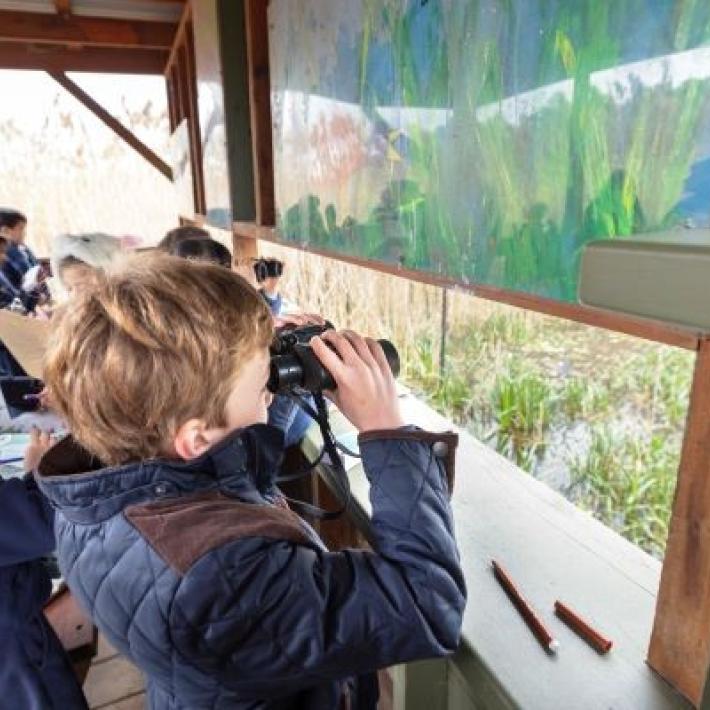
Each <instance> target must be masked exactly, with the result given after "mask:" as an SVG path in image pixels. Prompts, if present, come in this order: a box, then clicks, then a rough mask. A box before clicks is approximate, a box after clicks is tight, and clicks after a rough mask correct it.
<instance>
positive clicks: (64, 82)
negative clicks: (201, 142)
mask: <svg viewBox="0 0 710 710" xmlns="http://www.w3.org/2000/svg"><path fill="white" fill-rule="evenodd" d="M50 76H51V77H52V79H54V81H56V82H57V83H58V84H60V85H61V86H63V87H64V88H65V89H66V90H67V91H68V92H69V93H70V94H71V95H72V96H73V97H74V98H75V99H76V100H77V101H79V102H80V103H82V104H83V105H84V106H86V108H88V109H89V111H91V112H92V113H93V114H94V115H95V116H96V117H97V118H98V119H99V120H101V121H102V122H103V123H104V124H105V125H106V126H108V128H110V129H111V130H112V131H113V132H114V133H115V134H116V135H117V136H119V137H120V138H122V139H123V140H124V141H125V142H126V143H128V145H129V146H131V148H133V150H135V151H136V152H137V153H138V154H139V155H141V156H142V157H143V158H145V159H146V160H147V161H148V162H149V163H150V164H151V165H152V166H153V167H154V168H155V169H156V170H158V171H160V172H161V173H162V174H163V175H164V176H165V177H166V178H168V180H172V179H173V171H172V168H171V167H170V166H169V165H168V164H167V163H165V162H164V161H163V159H162V158H161V157H160V156H158V155H157V154H156V153H154V152H153V151H152V150H151V149H150V148H149V147H148V146H147V145H146V144H145V143H143V142H142V141H140V140H139V139H138V138H136V137H135V136H134V135H133V133H131V131H129V130H128V129H127V128H126V127H125V126H124V125H123V124H122V123H121V122H120V121H118V120H117V119H115V118H114V117H113V116H112V115H111V114H110V113H109V112H108V111H107V110H106V109H105V108H104V107H103V106H101V105H100V104H99V103H98V102H97V101H95V100H94V99H92V98H91V96H89V94H87V93H86V92H85V91H84V90H83V89H82V88H81V87H80V86H79V85H78V84H76V83H75V82H73V81H72V80H71V79H70V78H69V77H68V76H66V75H65V74H61V73H57V72H50Z"/></svg>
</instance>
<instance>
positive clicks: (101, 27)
mask: <svg viewBox="0 0 710 710" xmlns="http://www.w3.org/2000/svg"><path fill="white" fill-rule="evenodd" d="M176 29H177V25H175V24H172V23H170V22H140V21H138V20H116V19H111V18H107V17H79V16H77V15H68V16H63V15H48V14H44V13H30V12H14V11H11V10H0V40H3V41H7V42H9V41H12V42H29V43H32V44H62V45H65V46H81V47H117V48H121V49H136V48H140V49H164V50H166V51H167V50H169V49H170V47H171V45H172V43H173V37H174V35H175V30H176Z"/></svg>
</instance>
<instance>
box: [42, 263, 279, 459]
mask: <svg viewBox="0 0 710 710" xmlns="http://www.w3.org/2000/svg"><path fill="white" fill-rule="evenodd" d="M272 334H273V325H272V319H271V316H270V313H269V310H268V307H267V306H266V304H265V302H264V300H263V299H262V298H261V296H260V295H259V294H258V293H257V292H256V291H255V290H254V289H253V288H252V287H251V286H250V285H249V284H248V283H247V282H246V281H245V280H244V279H242V278H241V277H240V276H238V275H236V274H234V273H232V272H230V271H228V270H227V269H224V268H223V267H220V266H213V265H211V264H206V263H196V262H191V261H186V260H184V259H178V258H175V257H170V256H158V255H150V256H146V255H141V256H140V257H132V258H130V259H128V260H126V261H125V262H124V263H123V264H122V265H121V266H120V267H118V269H117V270H116V271H115V272H114V273H109V274H108V275H107V277H106V278H105V279H102V280H101V283H100V284H99V285H98V286H97V287H96V288H94V289H92V290H91V291H90V292H88V293H87V294H86V295H85V296H84V297H82V298H79V299H78V300H76V301H73V302H72V303H71V304H70V305H69V306H68V307H67V309H66V310H65V312H64V313H62V314H61V315H60V316H59V318H58V323H57V325H56V327H55V329H54V332H53V335H52V338H51V341H50V346H49V349H48V352H47V357H46V362H45V373H44V378H45V383H46V385H47V387H48V388H49V391H50V396H51V402H52V405H53V407H55V408H56V409H57V410H58V412H59V414H60V415H61V416H62V417H64V418H65V420H66V422H67V424H68V425H69V428H70V430H71V432H72V434H73V435H74V437H75V438H76V439H77V441H79V443H81V444H82V445H83V446H84V447H85V448H86V449H88V450H89V451H90V452H91V453H92V454H94V455H96V456H97V457H98V458H99V459H100V460H101V461H102V462H103V463H104V464H106V465H116V464H121V463H126V462H129V461H138V460H141V459H147V458H152V457H155V456H160V455H165V454H167V453H170V452H171V451H172V439H173V437H174V435H175V433H176V431H177V429H178V427H179V426H180V425H181V424H182V423H184V422H185V421H188V420H189V419H191V418H193V417H197V418H203V419H205V420H206V421H207V423H208V425H209V426H224V424H225V421H224V417H225V406H226V401H227V397H228V396H229V393H230V390H231V388H232V386H233V383H234V380H235V378H236V377H237V375H238V374H239V372H240V367H241V365H242V364H243V363H245V362H246V361H247V360H248V359H249V358H251V357H252V356H253V355H254V354H255V353H256V352H257V351H258V349H259V348H265V347H267V346H268V344H269V343H270V341H271V338H272Z"/></svg>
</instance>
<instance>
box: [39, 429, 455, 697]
mask: <svg viewBox="0 0 710 710" xmlns="http://www.w3.org/2000/svg"><path fill="white" fill-rule="evenodd" d="M427 436H428V438H427ZM436 438H437V436H436V435H426V434H425V433H423V432H416V431H411V430H397V431H394V432H384V433H381V434H377V433H375V434H371V435H369V436H368V437H363V438H362V439H361V450H362V455H363V460H364V465H365V470H366V472H367V475H368V478H369V479H370V482H371V484H372V488H371V501H372V508H373V515H372V525H373V532H374V539H373V547H374V550H373V551H372V552H369V551H364V550H345V551H342V552H328V551H327V550H326V549H325V547H324V546H323V543H322V542H321V541H320V539H319V538H318V537H317V535H316V534H315V533H314V532H313V531H312V529H311V528H310V527H309V526H308V525H306V524H305V523H304V522H303V521H302V520H301V519H300V518H299V517H298V516H297V515H296V514H295V513H293V512H292V511H291V510H289V509H287V508H286V507H285V506H283V505H280V504H279V499H278V497H277V491H276V489H275V487H274V474H275V470H276V466H277V464H278V458H279V456H280V454H278V453H276V454H275V452H279V451H280V449H281V444H282V440H283V439H282V435H281V434H280V432H278V431H277V430H275V429H274V428H272V427H267V426H264V425H258V426H254V427H250V428H248V429H244V430H242V431H239V432H236V433H235V434H233V435H231V436H230V437H228V438H227V439H225V440H224V441H222V442H220V443H219V444H217V445H216V446H215V447H213V448H212V449H211V450H210V451H209V452H208V453H207V454H205V455H204V456H203V457H201V458H199V459H197V460H195V461H191V462H177V461H168V460H152V461H147V462H142V463H138V464H130V465H125V466H122V467H117V468H107V469H103V470H96V471H93V472H87V463H86V462H84V463H82V462H81V461H80V460H77V461H76V462H75V463H72V462H71V459H72V458H73V456H74V454H73V453H72V451H73V452H75V453H76V454H77V457H78V459H80V458H81V456H80V452H79V451H78V450H77V447H76V444H73V443H72V442H71V441H70V440H65V442H62V443H60V444H58V446H57V447H55V449H53V450H52V451H50V452H49V453H48V455H47V456H46V457H45V459H44V460H43V462H42V464H41V467H40V474H41V475H40V477H39V481H40V486H41V488H42V490H43V491H44V492H45V493H46V495H47V496H48V497H49V498H50V500H51V501H52V503H53V504H54V505H55V506H56V508H57V528H56V529H57V538H58V552H59V562H60V567H61V569H62V571H63V573H64V575H65V577H66V579H67V582H68V584H69V586H70V588H71V589H72V591H73V592H74V593H75V594H76V596H77V597H78V598H79V600H80V601H81V602H82V604H83V605H84V606H85V608H87V609H88V610H90V612H91V615H92V617H93V618H94V620H95V622H96V624H97V625H98V626H99V628H100V629H101V631H102V632H103V633H104V634H105V635H106V636H107V637H108V639H109V641H110V642H111V643H112V644H114V645H115V646H116V647H117V648H118V649H119V650H120V651H121V652H122V653H124V654H125V655H126V656H128V657H129V658H130V659H132V660H133V661H134V663H136V665H138V666H139V667H140V668H141V669H142V670H143V671H144V673H145V674H146V675H147V680H148V695H149V698H150V706H151V708H153V709H154V710H155V709H160V710H168V709H169V710H178V709H187V708H189V709H190V710H202V709H203V708H218V709H220V710H221V709H224V708H229V709H230V710H231V709H237V708H238V709H240V710H241V709H246V708H249V710H257V709H259V710H262V709H266V708H268V709H269V710H274V709H276V708H278V709H285V708H304V709H305V708H308V709H314V710H315V709H317V710H321V709H322V710H326V709H328V708H337V707H340V703H341V702H342V701H343V695H344V694H345V693H348V694H350V703H351V707H353V708H371V709H373V710H374V707H375V698H376V691H375V692H374V693H373V692H372V689H373V683H372V680H373V676H372V675H371V674H372V672H373V671H374V670H375V669H377V668H381V667H384V666H389V665H392V664H395V663H401V662H403V661H409V660H413V659H418V658H425V657H431V656H443V655H446V654H449V653H451V652H453V651H454V650H455V649H456V647H457V644H458V640H459V633H460V627H461V618H462V613H463V608H464V604H465V589H464V581H463V577H462V573H461V569H460V566H459V556H458V551H457V547H456V542H455V540H454V532H453V521H452V517H451V509H450V507H449V502H448V493H447V485H446V479H445V476H444V475H443V468H442V464H441V462H440V460H439V459H437V457H436V456H435V455H434V453H433V446H432V442H433V441H434V440H435V439H436ZM94 464H95V462H94ZM80 471H84V472H83V473H79V474H78V475H67V474H72V473H76V472H80ZM368 674H370V675H368ZM355 679H356V680H355Z"/></svg>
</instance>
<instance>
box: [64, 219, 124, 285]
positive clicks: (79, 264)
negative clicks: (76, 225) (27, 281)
mask: <svg viewBox="0 0 710 710" xmlns="http://www.w3.org/2000/svg"><path fill="white" fill-rule="evenodd" d="M120 254H121V240H120V239H117V238H116V237H112V236H110V235H108V234H103V233H101V232H94V233H91V234H60V235H59V236H58V237H57V238H56V239H55V240H54V242H53V244H52V257H51V258H52V273H53V274H54V275H55V276H56V277H57V278H58V279H59V281H60V283H61V284H62V286H63V288H64V290H65V291H66V292H67V294H68V295H69V296H70V297H71V296H76V295H79V294H81V293H84V292H85V291H87V290H88V289H90V288H93V287H94V286H96V285H97V284H98V282H99V279H100V277H101V275H102V273H103V272H104V271H105V270H106V269H108V268H109V267H110V266H111V264H112V263H113V262H114V261H115V260H116V259H117V258H118V257H119V255H120Z"/></svg>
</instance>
